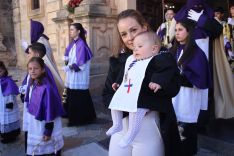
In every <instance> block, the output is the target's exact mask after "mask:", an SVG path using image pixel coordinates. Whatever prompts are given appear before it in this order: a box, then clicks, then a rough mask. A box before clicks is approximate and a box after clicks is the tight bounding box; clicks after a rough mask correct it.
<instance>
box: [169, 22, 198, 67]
mask: <svg viewBox="0 0 234 156" xmlns="http://www.w3.org/2000/svg"><path fill="white" fill-rule="evenodd" d="M178 23H179V24H181V25H182V26H183V27H184V28H185V29H186V31H187V32H188V37H187V41H186V43H185V47H184V54H183V55H182V57H181V58H180V60H179V62H178V65H182V64H184V63H186V62H187V61H189V60H190V59H191V58H192V57H193V55H194V49H195V48H196V46H197V45H196V43H195V40H194V27H195V25H194V22H193V21H191V20H187V19H186V20H182V21H179V22H177V24H178ZM179 44H180V43H179V42H178V41H176V40H175V42H174V45H173V46H172V48H171V49H170V52H171V53H172V54H173V55H174V56H175V55H176V53H177V50H178V47H179Z"/></svg>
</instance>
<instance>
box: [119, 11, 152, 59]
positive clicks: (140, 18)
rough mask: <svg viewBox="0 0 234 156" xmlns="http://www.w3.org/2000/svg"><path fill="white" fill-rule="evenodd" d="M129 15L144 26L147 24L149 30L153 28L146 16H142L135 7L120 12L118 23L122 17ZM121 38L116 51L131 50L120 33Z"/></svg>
mask: <svg viewBox="0 0 234 156" xmlns="http://www.w3.org/2000/svg"><path fill="white" fill-rule="evenodd" d="M128 17H131V18H133V19H135V20H136V21H137V22H138V23H139V24H140V25H141V26H142V27H144V26H146V27H147V30H151V28H150V26H149V24H148V23H147V22H146V20H145V18H144V17H143V16H142V14H141V13H140V12H138V11H136V10H134V9H127V10H124V11H122V12H121V13H119V15H118V16H117V24H118V23H119V21H120V20H121V19H125V18H128ZM119 39H120V42H121V43H120V47H119V49H118V51H117V52H116V53H119V52H120V51H121V50H123V49H124V50H125V52H127V51H131V50H130V49H128V48H127V47H126V46H125V44H124V43H123V40H122V38H121V36H120V34H119ZM114 56H115V54H114Z"/></svg>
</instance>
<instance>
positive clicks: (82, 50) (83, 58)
mask: <svg viewBox="0 0 234 156" xmlns="http://www.w3.org/2000/svg"><path fill="white" fill-rule="evenodd" d="M74 44H76V64H73V65H72V66H73V67H74V65H75V66H77V67H79V66H81V65H83V64H85V63H86V62H87V61H89V60H90V59H91V58H92V57H93V54H92V52H91V50H90V49H89V47H88V45H87V44H86V43H85V41H83V40H82V39H81V38H78V39H77V40H74V41H72V42H71V43H70V44H69V45H68V47H67V48H66V51H65V55H64V56H66V57H68V56H69V53H70V51H71V49H72V47H73V46H74Z"/></svg>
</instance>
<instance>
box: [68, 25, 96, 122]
mask: <svg viewBox="0 0 234 156" xmlns="http://www.w3.org/2000/svg"><path fill="white" fill-rule="evenodd" d="M85 33H86V32H85V30H84V28H83V26H82V25H81V24H80V23H73V24H71V26H70V37H71V38H72V39H73V41H72V42H71V43H70V44H69V46H68V47H67V49H66V52H65V56H64V59H65V65H66V66H65V67H64V70H65V72H66V78H65V87H66V88H67V99H66V102H65V104H64V107H65V110H66V111H67V114H68V120H69V124H68V126H75V125H81V124H87V123H90V122H92V121H93V120H94V119H95V118H96V114H95V110H94V106H93V102H92V99H91V96H90V93H89V72H90V60H91V58H92V57H93V55H92V53H91V50H90V49H89V47H88V45H87V43H86V39H85Z"/></svg>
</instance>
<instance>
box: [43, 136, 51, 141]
mask: <svg viewBox="0 0 234 156" xmlns="http://www.w3.org/2000/svg"><path fill="white" fill-rule="evenodd" d="M50 139H51V137H50V136H46V135H44V136H43V141H45V142H47V141H49V140H50Z"/></svg>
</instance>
